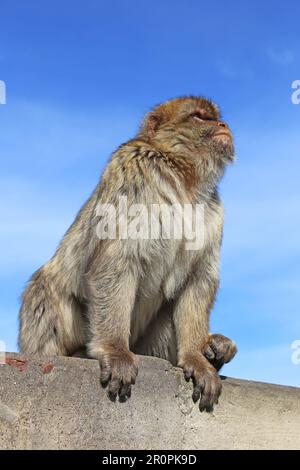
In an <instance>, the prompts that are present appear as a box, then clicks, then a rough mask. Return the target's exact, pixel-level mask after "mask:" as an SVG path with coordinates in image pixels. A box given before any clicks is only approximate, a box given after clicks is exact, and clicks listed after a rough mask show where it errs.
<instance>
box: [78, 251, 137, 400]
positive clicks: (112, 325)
mask: <svg viewBox="0 0 300 470" xmlns="http://www.w3.org/2000/svg"><path fill="white" fill-rule="evenodd" d="M107 251H109V250H107ZM86 278H87V281H86V284H87V295H88V299H89V315H90V330H91V339H90V342H89V343H88V353H89V355H90V356H91V357H94V358H96V359H98V360H99V362H100V367H101V376H100V380H101V383H102V384H103V385H104V386H105V385H108V395H109V397H110V398H111V399H112V400H115V399H116V397H117V395H119V397H120V400H126V398H128V397H129V396H130V394H131V385H132V384H134V383H135V379H136V376H137V372H138V364H137V359H136V357H135V355H134V354H133V353H132V352H131V351H130V350H129V336H130V322H131V313H132V309H133V306H134V301H135V295H136V279H135V277H134V275H133V272H132V270H131V269H130V266H129V264H127V261H126V260H124V259H121V257H119V256H118V253H114V256H113V257H112V256H110V255H109V254H108V253H103V251H102V252H101V260H99V259H97V257H95V259H94V260H93V264H92V266H91V269H90V271H89V272H88V274H87V276H86Z"/></svg>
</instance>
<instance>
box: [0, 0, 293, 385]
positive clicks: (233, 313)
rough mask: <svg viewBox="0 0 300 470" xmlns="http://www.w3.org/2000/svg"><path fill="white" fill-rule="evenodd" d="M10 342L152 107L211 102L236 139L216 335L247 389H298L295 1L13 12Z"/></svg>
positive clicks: (2, 240)
mask: <svg viewBox="0 0 300 470" xmlns="http://www.w3.org/2000/svg"><path fill="white" fill-rule="evenodd" d="M0 8H1V10H0V15H1V29H0V80H4V81H5V82H6V86H7V104H6V105H0V196H1V198H0V214H1V231H0V246H1V252H0V262H1V271H0V285H1V287H0V289H1V296H0V299H1V300H0V340H4V341H5V342H6V345H7V349H8V350H15V349H16V336H17V315H18V308H19V300H18V299H19V296H20V294H21V292H22V289H23V287H24V285H25V282H26V280H27V279H28V278H29V277H30V275H31V274H32V272H33V271H34V270H35V269H36V268H38V267H39V266H40V265H41V264H43V263H44V262H45V261H46V260H47V259H48V258H49V257H50V256H51V255H52V254H53V252H54V249H55V247H56V245H57V243H58V241H59V240H60V238H61V237H62V235H63V233H64V231H65V230H66V229H67V228H68V226H69V224H70V223H71V222H72V220H73V218H74V216H75V214H76V212H77V210H78V209H79V207H80V206H81V204H82V203H83V201H84V200H85V199H86V198H87V197H88V196H89V194H90V193H91V191H92V189H93V187H94V186H95V184H96V183H97V181H98V178H99V175H100V173H101V171H102V170H103V167H104V165H105V162H106V161H107V159H108V157H109V155H110V154H111V152H112V151H113V150H114V149H115V148H116V147H117V146H118V145H119V144H120V143H122V142H124V141H125V140H127V139H128V138H130V137H132V136H133V135H134V133H135V131H136V129H137V126H138V122H139V120H140V118H141V116H142V115H143V113H144V112H146V111H147V110H148V109H149V108H150V107H151V106H153V105H154V104H156V103H159V102H160V101H163V100H165V99H167V98H171V97H175V96H179V95H183V94H201V95H206V96H209V97H211V98H213V99H214V100H215V101H216V102H218V103H219V104H220V106H221V108H222V111H223V116H224V118H225V119H226V120H228V122H229V124H230V125H231V127H232V129H233V132H234V134H235V140H236V150H237V157H238V159H237V162H236V164H235V165H234V166H232V167H231V168H229V169H228V172H227V174H226V175H225V178H224V180H223V182H222V184H221V193H222V197H223V199H224V203H225V208H226V222H225V235H224V244H223V250H222V283H221V290H220V292H219V296H218V301H217V304H216V306H215V308H214V311H213V313H212V321H211V325H212V330H213V331H218V332H223V333H224V334H227V335H229V336H231V337H232V338H234V339H235V340H236V341H237V343H238V346H239V354H238V356H237V357H236V358H235V359H234V361H233V362H232V363H231V364H229V365H228V366H226V367H225V368H224V373H225V374H228V375H232V376H236V377H241V378H247V379H255V380H262V381H270V382H277V383H282V384H291V385H298V386H300V364H299V365H295V364H293V363H292V361H291V356H292V349H291V347H290V345H291V343H292V342H293V341H294V340H297V339H300V315H299V313H300V312H299V309H300V268H299V266H300V246H299V238H300V237H299V235H300V211H299V207H300V188H299V172H300V160H299V156H300V155H299V153H300V152H299V150H300V142H299V127H300V105H298V106H297V105H293V104H292V102H291V94H292V90H291V84H292V82H293V81H294V80H296V79H300V57H299V54H300V34H299V13H300V5H299V2H296V1H286V2H282V1H277V0H274V1H273V2H272V3H271V2H261V1H258V0H254V1H251V2H250V1H248V2H241V1H237V0H236V1H228V2H222V1H218V0H215V1H214V2H199V1H195V0H189V1H188V2H183V1H178V0H173V1H171V0H168V1H167V0H160V1H158V0H157V1H156V0H154V1H152V2H149V1H144V0H139V1H136V0H133V1H128V2H124V1H121V0H111V1H110V2H104V1H100V0H98V1H93V0H86V1H85V2H79V1H75V2H74V1H72V2H71V1H67V0H65V1H63V2H61V1H57V0H52V1H51V2H50V1H49V2H48V1H47V0H45V1H43V2H39V1H37V0H28V1H26V2H23V1H21V0H19V1H17V0H2V1H1V7H0Z"/></svg>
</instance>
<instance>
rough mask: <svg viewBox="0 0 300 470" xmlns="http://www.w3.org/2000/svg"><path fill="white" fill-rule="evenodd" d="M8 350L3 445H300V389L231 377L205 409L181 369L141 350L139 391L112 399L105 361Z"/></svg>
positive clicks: (0, 397)
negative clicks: (103, 377)
mask: <svg viewBox="0 0 300 470" xmlns="http://www.w3.org/2000/svg"><path fill="white" fill-rule="evenodd" d="M23 360H24V358H22V357H21V356H19V355H17V354H7V359H6V362H7V364H6V365H2V366H0V448H1V449H147V450H148V449H155V450H158V449H299V448H300V389H299V388H294V387H283V386H279V385H270V384H265V383H257V382H248V381H245V380H236V379H230V378H224V381H223V393H222V397H221V399H220V404H219V405H218V406H217V407H216V409H215V411H214V413H213V414H208V413H200V412H199V408H198V407H197V405H195V404H193V402H192V399H191V389H192V387H191V385H190V384H187V383H186V382H185V381H184V379H183V377H182V372H181V371H180V369H177V368H174V367H172V366H171V365H170V364H169V363H168V362H166V361H163V360H161V359H156V358H150V357H141V358H140V371H139V376H138V380H137V383H136V385H135V386H134V390H133V393H132V398H131V399H130V400H129V401H128V402H126V403H112V402H111V401H109V399H108V398H107V396H106V392H105V390H103V389H102V388H101V386H100V385H99V366H98V362H97V361H94V360H89V359H79V358H66V357H55V358H47V359H45V358H43V359H41V358H28V360H25V362H23Z"/></svg>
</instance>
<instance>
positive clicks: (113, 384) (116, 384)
mask: <svg viewBox="0 0 300 470" xmlns="http://www.w3.org/2000/svg"><path fill="white" fill-rule="evenodd" d="M99 362H100V367H101V375H100V381H101V384H102V385H103V386H104V387H106V386H107V387H108V396H109V398H110V399H111V400H113V401H115V400H116V398H117V395H119V399H120V401H126V400H127V399H128V398H129V397H130V395H131V385H133V384H134V383H135V379H136V376H137V374H138V361H137V358H136V356H135V355H134V354H133V353H132V352H131V351H124V350H120V351H119V350H111V351H110V352H107V353H105V354H103V355H102V357H101V358H100V359H99Z"/></svg>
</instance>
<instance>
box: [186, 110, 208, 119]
mask: <svg viewBox="0 0 300 470" xmlns="http://www.w3.org/2000/svg"><path fill="white" fill-rule="evenodd" d="M190 117H192V118H194V119H197V120H199V121H213V120H214V118H213V117H212V116H211V115H210V114H209V113H208V112H207V111H206V110H205V109H199V110H197V111H193V112H192V113H191V114H190Z"/></svg>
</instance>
